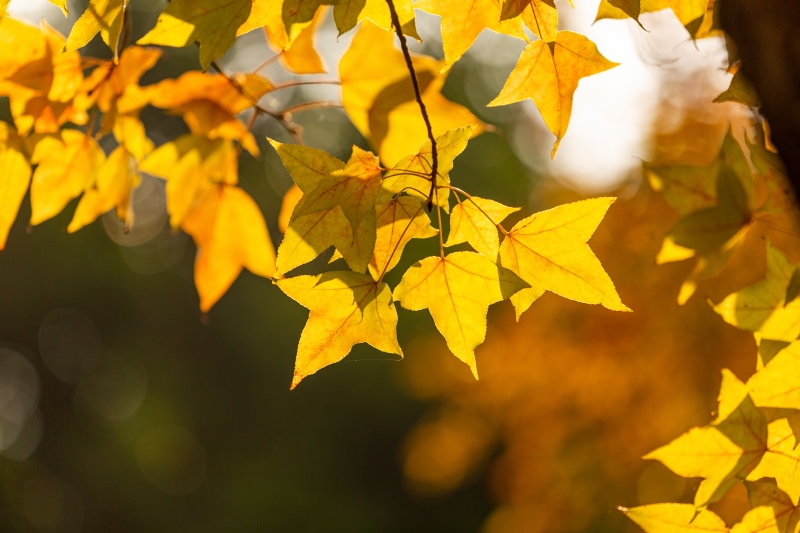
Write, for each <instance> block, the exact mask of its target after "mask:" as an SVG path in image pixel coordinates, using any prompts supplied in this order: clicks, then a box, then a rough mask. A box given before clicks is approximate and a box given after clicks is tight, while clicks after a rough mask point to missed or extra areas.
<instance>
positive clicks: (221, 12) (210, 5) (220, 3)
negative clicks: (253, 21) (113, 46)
mask: <svg viewBox="0 0 800 533" xmlns="http://www.w3.org/2000/svg"><path fill="white" fill-rule="evenodd" d="M273 3H274V2H273ZM252 4H253V0H173V1H172V2H170V3H169V4H168V5H167V8H166V9H165V10H164V11H163V12H162V13H161V15H159V17H158V22H157V23H156V25H155V27H154V28H153V29H152V30H150V31H149V32H148V33H147V34H146V35H145V36H144V37H142V38H141V39H139V40H138V41H137V44H157V45H161V46H174V47H179V48H180V47H183V46H187V45H190V44H192V43H193V42H195V41H198V42H199V43H200V64H201V65H203V69H205V70H207V69H208V67H209V66H211V62H212V61H216V60H217V59H219V58H220V57H222V55H223V54H224V53H225V51H226V50H227V49H228V48H230V47H231V46H232V45H233V42H234V40H236V33H237V31H238V30H239V27H240V26H242V25H243V24H244V23H245V21H247V18H248V17H249V15H250V8H251V6H252Z"/></svg>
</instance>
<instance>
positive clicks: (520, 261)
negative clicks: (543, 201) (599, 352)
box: [500, 198, 630, 319]
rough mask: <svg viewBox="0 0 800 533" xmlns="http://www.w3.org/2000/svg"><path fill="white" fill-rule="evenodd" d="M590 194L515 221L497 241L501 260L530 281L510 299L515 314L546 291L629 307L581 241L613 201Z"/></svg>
mask: <svg viewBox="0 0 800 533" xmlns="http://www.w3.org/2000/svg"><path fill="white" fill-rule="evenodd" d="M614 200H615V199H614V198H595V199H591V200H583V201H581V202H575V203H572V204H566V205H562V206H559V207H556V208H554V209H549V210H547V211H542V212H540V213H536V214H534V215H531V216H529V217H528V218H525V219H523V220H521V221H519V222H518V223H517V224H516V225H515V226H514V227H513V228H512V229H511V231H510V232H509V233H508V235H507V236H506V238H505V240H503V243H502V244H501V246H500V260H501V262H502V265H503V266H504V267H506V268H508V269H510V270H511V271H513V272H514V273H516V274H517V275H518V276H519V277H521V278H522V279H524V280H525V281H526V282H527V283H529V284H530V288H529V289H525V290H523V291H520V293H519V294H517V295H516V296H514V297H512V298H511V303H513V304H514V308H515V309H516V311H517V318H518V319H519V316H520V315H521V314H522V313H523V312H524V311H525V310H526V309H528V308H529V307H530V306H531V304H532V303H533V302H534V301H535V300H536V299H537V298H539V296H541V295H542V294H544V292H545V291H551V292H554V293H556V294H558V295H560V296H563V297H564V298H569V299H571V300H576V301H578V302H583V303H588V304H601V305H603V307H606V308H608V309H611V310H613V311H630V310H629V309H628V308H627V307H626V306H625V305H624V304H623V303H622V301H621V300H620V298H619V295H618V294H617V290H616V289H615V288H614V283H613V282H612V281H611V278H609V277H608V274H606V272H605V271H604V270H603V267H602V265H601V264H600V261H598V260H597V257H595V255H594V253H593V252H592V250H591V248H589V245H588V244H586V242H587V241H588V240H589V238H590V237H591V236H592V234H593V233H594V231H595V229H597V226H598V225H599V224H600V221H601V220H602V219H603V217H604V216H605V214H606V211H608V208H609V207H610V206H611V204H612V203H614Z"/></svg>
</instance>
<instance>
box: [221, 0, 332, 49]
mask: <svg viewBox="0 0 800 533" xmlns="http://www.w3.org/2000/svg"><path fill="white" fill-rule="evenodd" d="M335 3H336V1H335V0H330V1H324V0H323V1H320V0H286V1H284V2H280V1H275V0H253V6H252V8H251V9H250V16H249V17H248V18H247V20H246V21H245V23H244V24H242V25H241V26H240V27H239V29H238V31H237V33H236V35H237V36H239V35H244V34H245V33H248V32H251V31H253V30H255V29H257V28H264V29H265V31H266V32H267V35H268V36H269V40H270V43H271V44H272V45H274V46H275V47H276V48H277V49H278V50H286V49H288V48H290V47H291V46H292V44H293V43H294V41H295V40H296V39H298V38H299V37H300V34H301V33H302V32H303V31H305V30H306V29H307V28H308V27H309V26H311V25H312V24H314V21H315V19H316V18H317V17H319V16H321V13H320V12H321V11H322V12H323V13H324V11H323V10H322V9H320V8H321V7H322V6H323V5H330V4H335ZM301 4H302V5H301Z"/></svg>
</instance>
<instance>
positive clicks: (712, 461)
mask: <svg viewBox="0 0 800 533" xmlns="http://www.w3.org/2000/svg"><path fill="white" fill-rule="evenodd" d="M747 392H748V391H747V388H746V386H745V385H744V384H743V383H742V382H741V381H739V380H738V379H737V378H736V376H734V375H733V373H731V372H730V371H729V370H723V372H722V389H721V391H720V395H719V401H720V407H719V411H720V412H719V415H718V416H717V418H716V420H715V421H714V422H712V423H711V424H710V425H708V426H705V427H701V428H694V429H692V430H690V431H689V432H687V433H684V434H683V435H681V436H680V437H678V438H677V439H675V440H674V441H672V442H671V443H669V444H667V445H666V446H662V447H661V448H659V449H657V450H655V451H653V452H650V453H649V454H647V455H646V456H645V457H644V458H645V459H656V460H658V461H661V462H662V463H663V464H664V465H665V466H666V467H667V468H669V469H670V470H672V471H673V472H675V473H676V474H678V475H680V476H683V477H702V478H704V480H703V482H702V483H701V484H700V487H699V488H698V489H697V493H696V494H695V498H694V503H695V506H696V508H697V509H704V508H705V507H706V506H707V505H708V504H710V503H713V502H715V501H718V500H719V499H720V498H722V496H724V495H725V493H726V492H727V491H728V490H730V488H731V487H733V486H734V485H736V484H737V483H738V482H739V481H741V480H742V479H744V478H745V477H747V476H748V474H750V475H754V474H755V470H754V469H757V468H760V465H759V461H761V460H762V457H764V454H765V452H767V421H766V419H765V418H764V415H763V414H762V413H761V411H759V410H758V408H756V406H755V404H754V403H753V400H752V399H751V398H750V396H749V395H748V394H747Z"/></svg>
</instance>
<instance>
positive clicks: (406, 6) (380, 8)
mask: <svg viewBox="0 0 800 533" xmlns="http://www.w3.org/2000/svg"><path fill="white" fill-rule="evenodd" d="M393 2H394V7H395V10H396V11H397V18H398V19H399V20H400V27H401V29H402V30H403V34H404V35H408V36H410V37H413V38H415V39H417V40H418V41H421V40H422V39H421V38H420V36H419V35H418V34H417V27H416V22H415V20H414V6H413V4H412V0H393ZM364 19H368V20H370V21H371V22H372V23H374V24H375V25H376V26H378V27H379V28H382V29H384V30H387V31H393V27H392V18H391V14H390V13H389V6H388V5H387V3H386V0H339V3H337V4H336V5H335V6H334V8H333V20H334V21H336V28H337V29H338V30H339V35H342V34H343V33H347V32H348V31H350V30H352V29H353V28H355V27H356V24H358V23H359V22H361V21H362V20H364Z"/></svg>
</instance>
